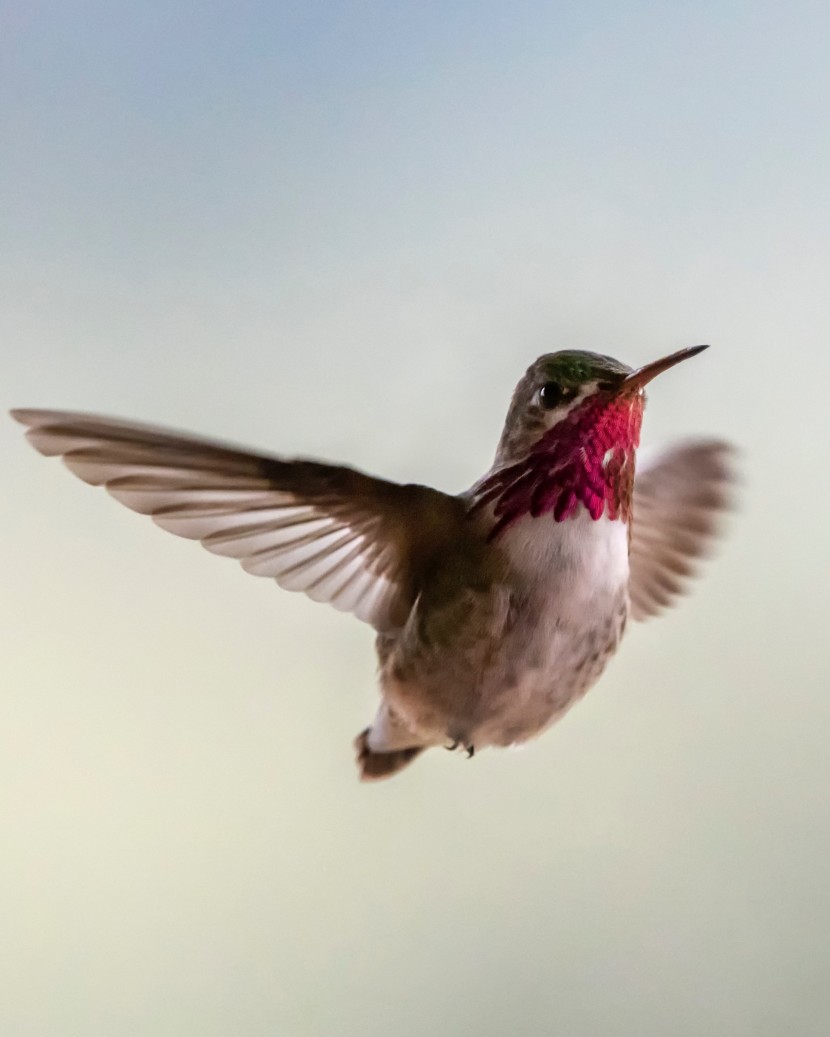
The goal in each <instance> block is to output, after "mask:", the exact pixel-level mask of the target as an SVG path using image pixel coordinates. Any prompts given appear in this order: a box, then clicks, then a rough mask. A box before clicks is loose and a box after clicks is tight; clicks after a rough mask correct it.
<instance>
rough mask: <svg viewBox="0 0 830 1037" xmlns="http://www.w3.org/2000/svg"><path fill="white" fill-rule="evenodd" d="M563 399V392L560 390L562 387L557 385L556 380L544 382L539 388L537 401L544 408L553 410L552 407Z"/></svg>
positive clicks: (556, 405)
mask: <svg viewBox="0 0 830 1037" xmlns="http://www.w3.org/2000/svg"><path fill="white" fill-rule="evenodd" d="M564 399H565V394H564V392H563V391H562V387H561V386H560V385H557V384H556V382H545V384H544V385H543V386H542V388H541V389H540V390H539V402H540V403H541V404H542V406H543V407H544V408H545V410H553V408H554V407H558V406H559V404H560V403H562V402H563V400H564Z"/></svg>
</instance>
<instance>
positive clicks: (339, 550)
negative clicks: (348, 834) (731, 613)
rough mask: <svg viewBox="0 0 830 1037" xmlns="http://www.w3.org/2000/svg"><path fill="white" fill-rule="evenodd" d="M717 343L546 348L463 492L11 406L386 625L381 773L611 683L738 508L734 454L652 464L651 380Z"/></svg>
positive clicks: (32, 435) (372, 774) (162, 505)
mask: <svg viewBox="0 0 830 1037" xmlns="http://www.w3.org/2000/svg"><path fill="white" fill-rule="evenodd" d="M706 348H707V347H706V346H702V345H701V346H692V347H690V348H687V349H683V350H680V351H679V352H676V353H672V354H671V355H670V356H666V357H664V358H662V359H660V360H657V361H655V362H653V363H649V364H646V365H645V366H643V367H639V368H637V369H632V368H631V367H628V366H626V365H625V364H623V363H620V362H619V361H618V360H615V359H613V358H612V357H610V356H604V355H601V354H598V353H591V352H585V351H576V350H561V351H559V352H555V353H548V354H545V355H544V356H540V357H539V358H538V359H537V360H536V361H535V362H534V363H532V364H531V365H530V367H529V368H528V369H527V371H526V373H525V374H524V376H523V377H522V378H521V380H520V381H519V383H518V385H517V386H516V389H515V391H514V393H513V398H512V401H511V403H510V407H509V410H508V413H507V419H506V422H505V425H504V430H503V432H502V435H501V439H500V440H499V443H498V446H497V449H496V454H495V458H494V461H493V463H492V465H491V467H490V469H489V471H488V472H487V473H486V474H485V475H483V476H482V477H481V478H480V479H479V480H478V481H477V482H476V483H474V485H473V486H472V487H471V488H470V489H468V490H466V491H465V492H462V493H459V494H457V495H451V494H448V493H442V492H440V491H438V490H436V489H432V488H430V487H428V486H422V485H416V484H407V485H401V484H399V483H395V482H390V481H387V480H384V479H380V478H375V477H373V476H370V475H366V474H364V473H362V472H360V471H357V470H355V469H353V468H349V467H345V466H342V465H336V464H325V463H322V462H319V461H315V460H305V459H286V458H282V457H278V456H272V455H270V454H263V453H258V452H252V451H249V450H245V449H239V448H237V447H235V446H231V445H229V444H226V443H222V442H217V441H213V440H210V439H203V438H199V437H196V436H192V435H186V434H182V433H179V432H175V431H170V430H166V429H162V428H158V427H155V426H152V425H145V424H138V423H134V422H131V421H122V420H117V419H113V418H106V417H98V416H94V415H89V414H83V413H75V412H71V411H57V410H15V411H12V416H13V417H14V418H15V419H16V420H17V421H19V422H20V423H22V424H23V425H25V426H27V428H28V431H27V433H26V434H27V437H28V439H29V440H30V442H31V443H32V445H33V446H34V447H35V448H36V449H37V450H39V451H40V453H42V454H45V455H47V456H54V455H58V456H61V457H62V458H63V461H64V463H65V464H66V465H67V467H68V468H69V469H70V470H71V471H72V472H74V473H75V474H76V475H77V476H79V477H80V478H81V479H83V480H84V481H85V482H87V483H90V484H92V485H94V486H105V487H106V489H107V490H108V491H109V493H110V494H112V496H113V497H115V498H116V499H117V500H119V501H121V503H122V504H125V505H126V506H127V507H129V508H132V509H133V510H134V511H138V512H140V513H142V514H145V515H149V516H150V517H151V518H152V519H153V521H154V522H155V523H156V524H157V525H159V526H161V527H162V528H163V529H166V530H169V531H170V532H171V533H175V534H177V535H178V536H181V537H187V538H190V539H193V540H200V541H201V542H202V544H203V545H204V546H205V547H206V548H207V549H208V550H209V551H211V552H213V553H214V554H218V555H225V556H228V557H230V558H235V559H237V560H238V561H240V562H241V564H242V567H243V569H245V570H246V571H247V572H249V573H252V574H253V575H255V576H264V577H268V578H271V579H274V580H276V582H277V583H278V584H279V585H280V586H281V587H283V588H285V589H287V590H292V591H303V592H304V593H305V594H307V595H308V596H309V597H310V598H312V599H314V600H315V601H323V602H328V603H329V604H331V605H333V606H334V607H335V608H337V609H341V610H344V611H347V612H351V613H353V614H354V615H355V616H356V617H357V618H358V619H360V620H363V621H364V622H366V623H369V624H370V625H371V626H372V627H374V629H375V631H376V634H377V637H376V649H377V656H378V664H379V685H380V704H379V707H378V710H377V713H376V715H375V718H374V720H373V722H372V724H371V726H370V727H367V728H366V729H365V730H364V731H363V732H362V733H361V734H359V735H358V737H357V739H356V740H355V749H356V755H357V764H358V769H359V774H360V777H361V778H362V779H363V780H377V779H382V778H388V777H390V776H392V775H394V774H396V773H397V772H398V771H400V770H401V769H402V768H403V767H405V766H406V765H408V764H409V763H411V762H412V761H413V760H414V759H415V758H416V757H418V756H419V755H420V754H421V753H422V752H423V751H424V750H425V749H427V748H431V747H441V746H443V747H445V748H449V749H460V750H465V751H466V753H467V755H468V756H470V757H471V756H473V754H474V753H475V752H476V751H478V750H480V749H483V748H486V747H488V746H510V745H516V744H520V743H523V742H526V741H528V740H529V739H531V738H534V737H535V736H537V735H539V734H541V732H543V731H545V730H546V729H547V728H549V727H550V726H551V725H552V724H554V723H555V722H556V721H558V720H559V719H561V717H562V716H564V714H565V713H566V712H567V710H568V709H569V708H570V707H571V706H572V705H573V704H574V703H575V702H576V701H577V700H578V699H580V698H581V697H582V696H583V695H584V694H585V692H586V691H587V690H588V689H589V688H590V687H591V686H592V685H593V684H594V683H595V682H596V681H597V679H598V678H599V676H600V674H601V673H602V672H603V670H604V668H605V666H606V663H607V662H608V660H609V659H610V657H611V656H612V655H613V654H614V653H615V652H616V650H617V648H618V646H619V644H620V640H621V638H622V636H623V631H624V630H625V627H626V623H627V620H628V619H629V617H631V616H633V618H634V619H637V620H644V619H646V618H648V617H649V616H652V615H654V614H655V613H657V612H658V611H660V610H661V609H662V608H663V607H665V606H667V605H669V604H671V603H673V602H674V600H675V599H676V597H677V596H678V595H679V594H680V592H681V591H683V590H684V589H686V586H687V582H688V578H689V576H690V575H692V573H693V571H694V568H695V564H694V563H695V561H696V560H697V559H698V558H699V557H701V556H702V555H703V554H704V553H706V549H707V548H708V547H709V546H710V545H711V543H712V541H713V538H714V536H715V534H716V533H717V531H718V528H719V518H720V516H721V513H722V512H723V511H724V510H725V509H726V508H727V506H728V505H729V502H730V486H731V483H732V481H733V470H732V463H731V448H730V447H729V446H728V445H727V444H726V443H724V442H721V441H718V440H697V441H689V442H684V443H679V444H677V445H675V446H672V447H670V448H668V449H667V450H664V451H663V452H662V453H661V454H659V455H658V456H656V457H655V458H654V460H653V461H652V462H651V463H650V464H648V465H645V464H644V465H643V466H642V467H641V469H640V470H639V471H637V470H636V460H637V449H638V446H639V442H640V426H641V422H642V417H643V409H644V406H645V386H646V385H647V384H648V383H649V382H650V381H651V380H652V379H653V378H655V377H656V376H657V375H659V374H661V373H663V372H664V371H667V370H668V369H669V368H672V367H674V366H675V365H676V364H679V363H680V362H681V361H684V360H687V359H689V358H690V357H693V356H696V355H697V354H698V353H700V352H702V351H703V350H704V349H706Z"/></svg>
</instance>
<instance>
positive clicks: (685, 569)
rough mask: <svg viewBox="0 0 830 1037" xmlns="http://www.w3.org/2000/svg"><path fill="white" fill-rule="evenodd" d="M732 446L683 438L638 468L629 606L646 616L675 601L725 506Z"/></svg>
mask: <svg viewBox="0 0 830 1037" xmlns="http://www.w3.org/2000/svg"><path fill="white" fill-rule="evenodd" d="M732 460H733V450H732V448H731V447H730V446H729V445H728V444H726V443H722V442H719V441H715V440H704V441H700V442H690V443H683V444H680V445H677V446H674V447H671V448H670V449H668V450H666V451H664V452H663V453H662V454H660V455H659V456H657V457H655V458H654V460H653V461H652V462H651V463H650V464H646V465H644V466H643V467H642V469H640V468H639V467H638V469H637V475H636V477H635V479H634V506H633V525H632V532H631V557H630V565H631V582H630V591H631V608H632V614H633V616H634V618H635V619H647V618H648V617H649V616H653V615H655V614H656V613H657V612H659V611H660V610H661V609H662V608H664V607H665V606H667V605H671V604H673V602H674V600H675V598H676V597H677V595H678V594H681V593H682V592H683V591H685V589H686V584H687V582H688V577H689V576H691V575H692V574H693V573H694V571H695V560H696V559H698V558H700V557H701V556H703V555H705V554H706V553H707V552H708V550H709V548H710V547H711V545H712V542H713V539H714V537H715V535H716V534H717V532H718V530H719V527H720V519H721V517H722V514H723V511H724V510H725V509H726V508H728V507H729V505H730V502H731V498H732V493H731V490H732V486H733V484H734V471H733V467H732Z"/></svg>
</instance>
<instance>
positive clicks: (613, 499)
mask: <svg viewBox="0 0 830 1037" xmlns="http://www.w3.org/2000/svg"><path fill="white" fill-rule="evenodd" d="M643 405H644V397H643V395H642V394H641V393H625V394H623V395H611V394H608V393H604V392H598V393H596V394H594V395H593V396H590V397H588V399H586V400H585V401H584V402H583V403H582V404H580V405H579V406H577V407H575V408H574V410H573V411H571V413H570V414H568V415H567V417H565V418H563V419H562V421H560V422H558V423H557V424H556V425H554V426H553V428H551V429H549V431H548V432H546V433H545V435H543V436H542V437H541V438H540V439H539V441H538V442H537V443H536V444H535V445H534V446H533V447H532V449H531V451H530V453H529V454H528V455H527V457H525V458H523V459H522V460H521V461H517V462H516V463H515V464H511V465H508V466H507V467H506V468H502V469H500V470H499V471H497V472H494V473H493V474H492V475H491V476H490V477H489V478H488V479H486V480H485V481H484V482H483V483H482V485H481V486H480V487H479V489H478V492H477V493H476V499H475V504H474V508H475V509H476V510H478V509H479V508H482V507H484V506H485V505H487V504H490V503H494V508H493V515H494V517H495V519H496V522H495V525H494V526H493V528H492V530H491V531H490V535H489V537H488V539H489V540H494V539H495V538H496V537H497V536H499V534H500V533H503V532H504V530H505V529H507V528H508V527H509V526H511V525H513V523H514V522H516V521H517V520H518V519H520V518H521V517H522V516H523V515H532V516H533V517H534V518H541V517H542V516H543V515H546V514H548V513H551V514H552V516H553V519H554V521H555V522H563V521H565V519H568V518H570V517H571V516H572V515H573V514H574V513H575V511H576V509H577V508H578V506H579V505H580V504H581V505H583V507H585V508H586V509H587V511H588V513H589V514H590V516H591V518H592V519H594V520H595V521H596V520H598V519H600V518H601V517H602V516H603V515H604V514H607V515H608V517H609V518H610V519H622V520H623V521H624V522H627V521H628V517H629V512H630V508H631V493H632V490H633V487H634V455H635V451H636V449H637V446H638V445H639V442H640V425H641V423H642V419H643Z"/></svg>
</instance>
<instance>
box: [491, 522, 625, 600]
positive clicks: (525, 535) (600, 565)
mask: <svg viewBox="0 0 830 1037" xmlns="http://www.w3.org/2000/svg"><path fill="white" fill-rule="evenodd" d="M502 547H503V548H504V550H505V551H506V552H507V555H508V558H509V559H510V562H511V564H512V566H513V568H514V569H515V570H516V572H517V573H518V574H520V576H521V578H522V580H523V582H524V581H528V582H529V583H530V585H531V586H533V587H534V588H538V589H539V590H540V591H542V592H543V594H545V596H546V597H548V598H549V599H550V600H551V604H553V605H554V606H555V608H556V610H557V611H559V612H563V611H569V610H572V609H579V610H580V612H581V611H582V610H583V609H584V608H585V607H586V605H590V604H591V603H593V604H595V605H598V604H599V603H600V602H601V601H603V600H604V599H607V597H608V596H609V595H610V596H612V597H615V596H616V595H617V593H618V592H619V590H620V588H621V587H623V586H625V585H627V583H628V526H627V525H626V524H625V523H624V522H620V521H619V520H616V521H612V520H611V519H608V518H606V517H605V516H603V517H602V518H601V519H598V520H596V521H595V520H594V519H592V518H591V516H590V515H589V514H588V512H587V511H586V510H585V509H584V508H579V509H578V511H577V512H576V513H575V514H574V515H573V516H572V517H571V518H569V519H567V520H566V521H565V522H554V521H553V519H552V517H550V516H548V515H545V516H542V517H541V518H538V519H534V518H531V517H530V516H528V517H526V518H523V519H521V520H520V521H519V522H517V523H516V524H515V525H514V526H512V527H511V528H510V529H508V530H507V531H506V533H505V534H504V539H503V542H502Z"/></svg>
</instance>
